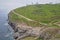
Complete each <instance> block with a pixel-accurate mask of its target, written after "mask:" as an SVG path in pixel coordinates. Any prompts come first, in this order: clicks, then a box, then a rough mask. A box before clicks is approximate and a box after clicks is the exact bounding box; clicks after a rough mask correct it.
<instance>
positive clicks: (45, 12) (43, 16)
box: [11, 4, 60, 27]
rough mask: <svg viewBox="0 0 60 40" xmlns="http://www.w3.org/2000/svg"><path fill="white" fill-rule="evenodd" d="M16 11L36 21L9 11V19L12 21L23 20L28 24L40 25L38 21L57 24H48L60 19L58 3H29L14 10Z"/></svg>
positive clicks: (59, 5)
mask: <svg viewBox="0 0 60 40" xmlns="http://www.w3.org/2000/svg"><path fill="white" fill-rule="evenodd" d="M14 11H15V12H16V13H18V14H20V15H23V16H25V17H27V18H30V19H32V20H35V21H37V22H30V21H27V20H26V19H24V18H21V17H19V16H17V15H15V14H13V12H11V13H12V14H11V19H12V20H13V21H19V22H24V23H26V24H27V25H29V26H41V24H40V23H39V22H42V23H45V24H48V26H53V27H55V26H57V25H50V24H52V23H55V22H58V21H60V4H37V5H29V6H25V7H21V8H17V9H15V10H14Z"/></svg>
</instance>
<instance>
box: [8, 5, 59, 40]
mask: <svg viewBox="0 0 60 40" xmlns="http://www.w3.org/2000/svg"><path fill="white" fill-rule="evenodd" d="M37 6H38V5H34V6H33V5H29V6H27V7H22V8H21V10H20V9H18V12H17V11H16V10H17V9H14V10H12V11H10V13H9V14H8V20H9V25H10V26H11V27H12V28H13V30H14V35H13V37H14V39H15V40H60V28H59V27H60V25H59V23H60V22H59V21H57V22H53V21H51V22H49V23H44V22H41V21H42V19H40V20H41V21H39V20H37V19H39V18H37V19H36V18H35V17H39V16H37V14H36V13H35V14H34V15H36V16H33V17H32V19H31V18H30V17H31V16H32V15H33V14H29V15H30V17H29V16H28V15H26V14H25V15H26V16H25V15H24V14H23V15H22V14H20V13H21V12H22V13H23V12H24V13H25V9H26V10H28V11H27V12H29V11H33V10H35V11H36V12H37V13H43V12H42V11H37V10H39V9H38V8H39V7H41V6H40V5H39V6H38V8H36V7H37ZM42 6H45V5H42ZM50 6H51V5H50ZM46 7H47V5H46ZM27 8H28V9H27ZM30 8H34V9H30ZM35 8H36V9H35ZM43 8H44V7H43ZM22 10H24V11H22ZM35 11H34V12H35ZM19 12H20V13H19ZM39 15H40V14H39ZM43 15H44V14H43ZM41 17H42V16H41ZM33 18H35V19H36V20H35V19H33ZM42 18H43V17H42ZM49 20H50V19H49ZM44 21H45V20H44Z"/></svg>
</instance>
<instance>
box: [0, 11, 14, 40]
mask: <svg viewBox="0 0 60 40" xmlns="http://www.w3.org/2000/svg"><path fill="white" fill-rule="evenodd" d="M8 12H9V11H6V10H0V40H14V39H13V37H12V35H13V30H12V28H11V27H10V25H8V21H7V19H8Z"/></svg>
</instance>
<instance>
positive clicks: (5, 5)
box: [0, 0, 60, 10]
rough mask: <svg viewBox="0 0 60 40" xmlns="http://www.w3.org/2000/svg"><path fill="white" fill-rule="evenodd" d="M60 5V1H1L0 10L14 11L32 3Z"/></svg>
mask: <svg viewBox="0 0 60 40" xmlns="http://www.w3.org/2000/svg"><path fill="white" fill-rule="evenodd" d="M37 2H38V3H39V4H45V3H49V2H52V3H60V0H0V9H9V10H10V9H13V8H17V7H21V6H25V5H28V4H32V3H34V4H35V3H37Z"/></svg>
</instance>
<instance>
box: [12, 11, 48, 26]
mask: <svg viewBox="0 0 60 40" xmlns="http://www.w3.org/2000/svg"><path fill="white" fill-rule="evenodd" d="M12 12H13V13H14V14H15V15H17V16H19V17H22V18H24V19H26V20H28V21H33V22H37V23H40V24H43V25H48V24H46V23H41V22H38V21H35V20H32V19H29V18H27V17H25V16H23V15H20V14H18V13H16V12H15V11H12Z"/></svg>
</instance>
